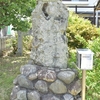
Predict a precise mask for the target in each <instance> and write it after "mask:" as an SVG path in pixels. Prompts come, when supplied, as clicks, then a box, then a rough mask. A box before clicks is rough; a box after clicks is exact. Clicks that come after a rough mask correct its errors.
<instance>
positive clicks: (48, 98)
mask: <svg viewBox="0 0 100 100" xmlns="http://www.w3.org/2000/svg"><path fill="white" fill-rule="evenodd" d="M42 100H60V99H59V98H57V97H56V96H54V95H52V94H47V95H44V96H43V97H42Z"/></svg>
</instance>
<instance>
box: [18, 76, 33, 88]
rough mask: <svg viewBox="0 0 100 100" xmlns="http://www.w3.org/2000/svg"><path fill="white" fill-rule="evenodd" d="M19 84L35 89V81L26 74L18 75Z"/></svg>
mask: <svg viewBox="0 0 100 100" xmlns="http://www.w3.org/2000/svg"><path fill="white" fill-rule="evenodd" d="M18 84H19V86H20V87H24V88H28V89H33V88H34V87H33V83H32V81H30V80H28V79H27V78H26V77H25V76H24V75H20V76H19V77H18Z"/></svg>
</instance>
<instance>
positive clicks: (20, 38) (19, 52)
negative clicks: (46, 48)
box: [17, 31, 23, 56]
mask: <svg viewBox="0 0 100 100" xmlns="http://www.w3.org/2000/svg"><path fill="white" fill-rule="evenodd" d="M22 54H23V33H22V32H20V31H18V50H17V55H19V56H21V55H22Z"/></svg>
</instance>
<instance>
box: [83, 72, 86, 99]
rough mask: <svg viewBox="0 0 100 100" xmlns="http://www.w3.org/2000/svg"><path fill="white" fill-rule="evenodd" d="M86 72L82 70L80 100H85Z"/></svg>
mask: <svg viewBox="0 0 100 100" xmlns="http://www.w3.org/2000/svg"><path fill="white" fill-rule="evenodd" d="M85 80H86V70H82V100H85V85H86V82H85Z"/></svg>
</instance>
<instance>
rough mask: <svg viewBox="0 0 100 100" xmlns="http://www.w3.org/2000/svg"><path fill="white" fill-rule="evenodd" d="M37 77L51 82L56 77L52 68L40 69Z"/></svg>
mask: <svg viewBox="0 0 100 100" xmlns="http://www.w3.org/2000/svg"><path fill="white" fill-rule="evenodd" d="M38 78H39V79H42V80H45V81H47V82H53V81H55V79H56V73H55V71H52V70H47V69H42V70H39V72H38Z"/></svg>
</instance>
